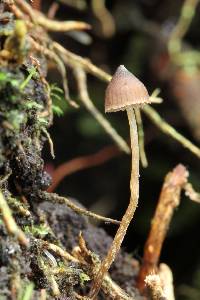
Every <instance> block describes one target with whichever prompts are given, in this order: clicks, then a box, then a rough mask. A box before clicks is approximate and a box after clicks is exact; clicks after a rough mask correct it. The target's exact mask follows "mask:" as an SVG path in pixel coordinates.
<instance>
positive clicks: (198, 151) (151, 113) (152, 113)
mask: <svg viewBox="0 0 200 300" xmlns="http://www.w3.org/2000/svg"><path fill="white" fill-rule="evenodd" d="M142 110H143V112H144V113H145V114H146V115H147V117H148V118H149V119H150V120H151V121H152V122H153V123H154V124H155V125H156V126H157V127H158V128H159V129H160V130H161V131H162V132H164V133H165V134H166V135H168V136H171V137H172V138H173V139H174V140H176V141H177V142H179V143H180V144H181V145H182V146H183V147H185V148H187V149H189V150H190V151H191V152H192V153H193V154H195V155H196V156H197V157H198V158H200V148H198V147H197V146H195V145H194V144H193V143H191V142H190V141H189V140H188V139H186V138H185V137H184V136H183V135H182V134H180V133H179V132H178V131H176V130H175V129H174V128H173V127H172V126H171V125H170V124H168V123H167V122H166V121H165V120H164V119H163V118H161V116H160V115H159V114H158V113H157V111H156V110H155V109H153V108H152V107H151V106H149V105H145V106H144V107H143V109H142Z"/></svg>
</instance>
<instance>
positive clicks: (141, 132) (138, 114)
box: [135, 108, 148, 168]
mask: <svg viewBox="0 0 200 300" xmlns="http://www.w3.org/2000/svg"><path fill="white" fill-rule="evenodd" d="M135 117H136V122H137V128H138V142H139V149H140V161H141V164H142V166H143V168H146V167H148V161H147V157H146V153H145V149H144V130H143V124H142V116H141V112H140V109H139V108H136V109H135Z"/></svg>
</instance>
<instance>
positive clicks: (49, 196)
mask: <svg viewBox="0 0 200 300" xmlns="http://www.w3.org/2000/svg"><path fill="white" fill-rule="evenodd" d="M39 197H41V199H43V201H51V202H55V203H60V204H66V205H67V206H68V207H70V208H71V209H72V210H73V211H75V212H76V213H78V214H81V215H85V216H88V217H90V218H94V219H96V220H99V221H103V222H106V223H113V224H117V225H119V224H120V221H117V220H113V219H110V218H106V217H103V216H100V215H97V214H95V213H93V212H91V211H89V210H86V209H85V208H81V207H80V206H78V205H76V204H74V203H73V202H72V201H70V200H69V199H68V198H66V197H61V196H58V195H57V194H55V193H48V192H42V191H40V192H39Z"/></svg>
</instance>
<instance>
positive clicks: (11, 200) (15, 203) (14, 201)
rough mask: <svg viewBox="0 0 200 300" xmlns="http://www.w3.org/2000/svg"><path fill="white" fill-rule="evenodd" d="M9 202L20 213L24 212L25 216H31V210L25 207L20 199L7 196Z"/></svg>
mask: <svg viewBox="0 0 200 300" xmlns="http://www.w3.org/2000/svg"><path fill="white" fill-rule="evenodd" d="M6 200H7V202H8V204H9V205H10V206H11V207H13V208H14V209H15V210H16V211H17V212H19V213H20V214H22V215H23V216H25V217H30V215H31V212H30V211H29V210H28V208H27V207H25V205H23V204H22V203H20V201H18V200H17V199H15V198H13V197H9V196H8V197H7V199H6Z"/></svg>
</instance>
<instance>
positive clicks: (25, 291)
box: [17, 282, 34, 300]
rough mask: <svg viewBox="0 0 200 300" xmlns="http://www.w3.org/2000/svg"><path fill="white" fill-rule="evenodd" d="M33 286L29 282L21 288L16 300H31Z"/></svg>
mask: <svg viewBox="0 0 200 300" xmlns="http://www.w3.org/2000/svg"><path fill="white" fill-rule="evenodd" d="M33 289H34V284H33V282H29V283H27V284H26V285H25V284H24V286H23V288H21V290H20V292H19V295H18V297H17V300H31V299H32V295H33Z"/></svg>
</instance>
